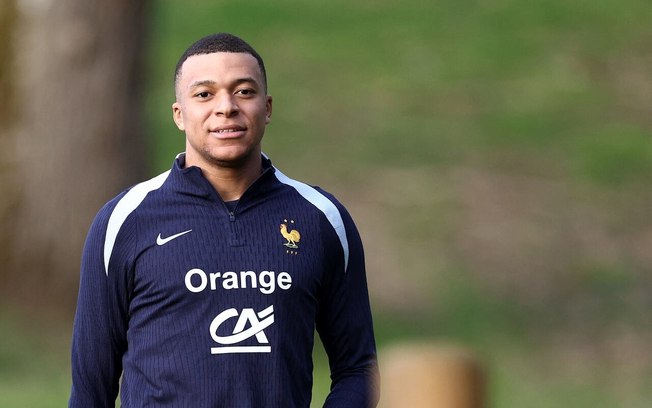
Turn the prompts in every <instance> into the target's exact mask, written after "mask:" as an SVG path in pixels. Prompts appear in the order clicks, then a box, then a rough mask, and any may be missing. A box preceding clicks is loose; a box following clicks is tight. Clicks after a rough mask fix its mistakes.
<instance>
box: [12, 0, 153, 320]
mask: <svg viewBox="0 0 652 408" xmlns="http://www.w3.org/2000/svg"><path fill="white" fill-rule="evenodd" d="M145 6H146V1H145V0H140V1H132V0H90V1H89V0H56V1H55V0H40V1H31V0H2V2H1V3H0V95H2V107H1V108H0V141H1V143H2V149H1V150H0V197H2V198H1V200H0V221H1V222H2V228H0V263H1V265H2V267H1V269H0V282H1V286H0V287H1V288H2V292H4V293H2V296H3V300H5V301H7V300H8V299H9V300H10V301H18V302H20V303H21V305H23V306H24V305H37V306H38V305H48V308H51V307H52V306H51V305H52V304H54V305H57V306H61V307H62V308H63V310H66V309H67V308H69V307H70V306H72V305H74V303H75V300H76V287H77V282H78V276H79V275H78V271H79V261H80V259H79V258H80V253H81V248H82V245H83V241H84V237H85V234H86V231H87V229H88V227H89V225H90V222H91V221H92V218H93V216H94V214H95V213H96V212H97V210H98V209H99V207H100V206H101V205H102V204H103V203H104V202H105V201H106V200H107V199H109V198H110V197H111V196H113V195H115V194H117V193H118V192H119V191H120V190H121V189H123V188H124V187H125V186H127V185H129V183H133V182H134V181H136V180H138V179H140V178H141V177H142V175H143V173H144V170H145V169H146V165H147V164H146V163H145V161H144V154H143V152H144V137H143V136H144V135H143V132H142V126H141V123H142V120H141V116H142V115H141V104H140V98H139V94H140V91H139V86H138V85H139V84H140V83H141V81H140V77H139V76H140V75H141V63H142V58H141V56H142V45H143V37H144V32H145V30H144V28H145V24H144V20H145V16H146V8H145Z"/></svg>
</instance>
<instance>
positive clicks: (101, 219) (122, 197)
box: [89, 171, 169, 273]
mask: <svg viewBox="0 0 652 408" xmlns="http://www.w3.org/2000/svg"><path fill="white" fill-rule="evenodd" d="M168 175H169V171H167V172H165V173H162V174H159V175H158V176H156V177H153V178H151V179H149V180H147V181H143V182H141V183H138V184H136V185H134V186H132V187H130V188H128V189H126V190H124V191H123V192H122V193H120V194H118V195H117V196H116V197H114V198H113V199H112V200H110V201H109V202H107V203H106V204H105V205H104V206H103V207H102V208H101V209H100V211H99V212H98V213H97V215H96V216H95V220H94V221H93V224H92V226H91V229H90V231H89V239H93V240H95V241H96V242H97V241H101V242H102V247H103V254H104V256H103V257H104V264H105V268H106V270H107V273H108V261H109V259H110V257H111V254H112V253H113V251H114V247H115V245H116V240H117V237H118V233H119V232H120V231H121V230H123V229H124V227H125V225H126V223H127V221H128V220H129V219H130V218H133V217H131V216H132V215H133V214H135V213H136V210H137V209H138V207H139V206H140V205H141V204H142V202H143V201H144V200H145V198H146V197H147V195H148V194H149V193H150V192H152V191H154V190H157V189H159V188H161V187H162V186H163V184H164V182H165V180H166V179H167V177H168Z"/></svg>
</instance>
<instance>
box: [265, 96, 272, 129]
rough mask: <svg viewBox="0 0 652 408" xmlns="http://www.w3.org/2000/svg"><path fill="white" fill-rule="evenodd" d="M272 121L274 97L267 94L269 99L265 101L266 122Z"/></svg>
mask: <svg viewBox="0 0 652 408" xmlns="http://www.w3.org/2000/svg"><path fill="white" fill-rule="evenodd" d="M271 121H272V97H271V96H270V95H267V101H266V102H265V124H268V123H269V122H271Z"/></svg>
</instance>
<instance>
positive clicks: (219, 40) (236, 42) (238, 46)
mask: <svg viewBox="0 0 652 408" xmlns="http://www.w3.org/2000/svg"><path fill="white" fill-rule="evenodd" d="M215 52H243V53H246V54H250V55H252V56H253V57H254V58H256V61H258V66H259V67H260V72H261V73H262V74H263V81H264V83H263V86H264V88H265V92H267V72H266V71H265V63H264V62H263V58H262V57H261V56H260V54H258V52H256V50H255V49H254V48H253V47H252V46H251V45H249V44H247V42H245V41H244V40H243V39H242V38H240V37H237V36H235V35H233V34H229V33H216V34H211V35H207V36H206V37H203V38H200V39H199V40H197V41H196V42H195V43H194V44H192V45H191V46H190V47H188V49H187V50H186V51H185V52H184V53H183V54H182V55H181V58H179V62H177V67H176V69H175V70H174V89H176V88H177V84H178V82H179V77H180V76H181V66H182V65H183V63H184V62H185V61H186V60H187V59H188V58H189V57H192V56H193V55H200V54H212V53H215Z"/></svg>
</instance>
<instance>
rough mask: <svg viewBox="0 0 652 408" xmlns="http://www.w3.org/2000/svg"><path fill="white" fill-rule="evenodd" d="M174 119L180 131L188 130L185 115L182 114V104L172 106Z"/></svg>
mask: <svg viewBox="0 0 652 408" xmlns="http://www.w3.org/2000/svg"><path fill="white" fill-rule="evenodd" d="M172 119H174V123H175V124H176V125H177V127H178V128H179V130H181V131H184V130H186V126H185V125H184V124H183V114H182V112H181V104H180V103H179V102H175V103H173V104H172Z"/></svg>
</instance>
